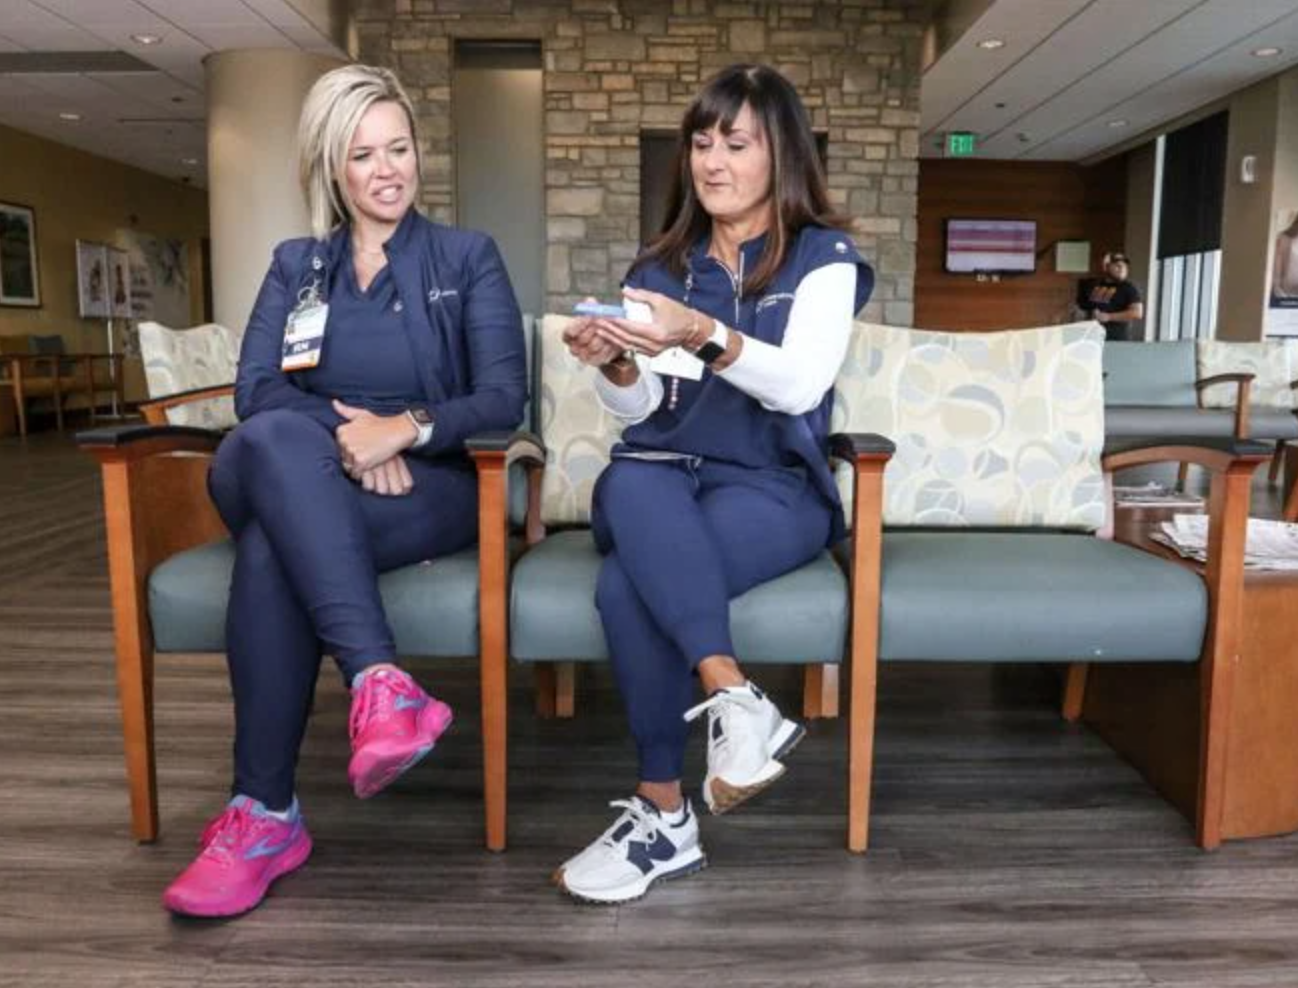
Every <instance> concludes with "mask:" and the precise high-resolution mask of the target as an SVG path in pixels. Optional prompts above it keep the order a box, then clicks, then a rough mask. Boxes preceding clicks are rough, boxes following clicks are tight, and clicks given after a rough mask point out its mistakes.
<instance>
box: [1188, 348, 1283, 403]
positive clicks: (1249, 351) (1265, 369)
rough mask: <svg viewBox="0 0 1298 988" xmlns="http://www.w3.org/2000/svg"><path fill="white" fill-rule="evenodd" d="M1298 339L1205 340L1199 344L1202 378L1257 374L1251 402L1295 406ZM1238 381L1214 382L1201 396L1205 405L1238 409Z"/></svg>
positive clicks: (1200, 400) (1250, 398)
mask: <svg viewBox="0 0 1298 988" xmlns="http://www.w3.org/2000/svg"><path fill="white" fill-rule="evenodd" d="M1295 344H1298V340H1267V341H1266V342H1263V343H1227V342H1224V341H1221V340H1204V341H1202V342H1201V343H1199V346H1198V360H1199V377H1200V378H1205V377H1212V376H1213V375H1214V374H1255V375H1257V376H1256V377H1254V379H1253V387H1252V389H1251V390H1250V391H1249V399H1248V403H1249V405H1250V406H1252V407H1255V408H1294V407H1295V403H1294V393H1293V389H1292V388H1290V387H1289V382H1290V381H1292V380H1293V379H1294V378H1295V377H1298V373H1295V371H1298V358H1296V357H1295V353H1294V346H1295ZM1237 390H1238V389H1237V388H1236V386H1235V385H1234V384H1214V385H1213V386H1212V387H1210V388H1205V389H1204V390H1203V391H1202V393H1201V394H1200V395H1199V404H1200V405H1201V406H1202V407H1203V408H1234V407H1235V393H1236V391H1237Z"/></svg>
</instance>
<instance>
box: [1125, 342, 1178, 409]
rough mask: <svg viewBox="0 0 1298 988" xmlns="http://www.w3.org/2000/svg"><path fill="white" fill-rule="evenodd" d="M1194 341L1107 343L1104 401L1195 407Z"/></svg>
mask: <svg viewBox="0 0 1298 988" xmlns="http://www.w3.org/2000/svg"><path fill="white" fill-rule="evenodd" d="M1196 376H1197V371H1196V368H1195V353H1194V340H1178V341H1176V342H1164V343H1125V342H1122V341H1115V342H1112V343H1105V344H1104V404H1105V405H1109V406H1112V405H1160V406H1165V407H1171V408H1178V407H1179V408H1193V407H1195V406H1196V405H1198V404H1199V396H1198V393H1197V392H1196V391H1195V389H1194V381H1195V377H1196Z"/></svg>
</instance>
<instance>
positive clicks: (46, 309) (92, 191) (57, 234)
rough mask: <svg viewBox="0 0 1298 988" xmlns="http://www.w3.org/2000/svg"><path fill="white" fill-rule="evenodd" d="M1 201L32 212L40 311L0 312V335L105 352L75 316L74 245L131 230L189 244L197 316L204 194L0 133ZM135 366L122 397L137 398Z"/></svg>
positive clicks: (97, 327) (96, 331) (100, 333)
mask: <svg viewBox="0 0 1298 988" xmlns="http://www.w3.org/2000/svg"><path fill="white" fill-rule="evenodd" d="M0 201H3V202H13V203H19V204H21V205H24V206H30V207H31V208H32V209H34V210H35V211H36V237H37V264H38V267H39V272H40V288H41V302H42V305H41V307H40V308H38V309H25V308H16V307H11V306H0V335H13V334H19V333H41V334H48V333H58V334H60V335H61V336H62V337H63V338H64V340H65V346H66V348H67V349H68V350H81V351H97V352H102V351H104V350H105V348H106V346H105V338H104V323H103V321H102V320H91V319H81V318H79V317H78V316H77V262H76V246H75V244H76V241H77V240H78V239H81V240H97V241H101V242H103V243H113V242H114V241H115V237H116V231H118V230H120V229H125V228H130V227H135V228H136V229H138V230H140V231H141V232H143V233H149V234H153V235H155V236H159V237H167V238H179V239H183V240H186V241H187V242H188V243H189V259H190V308H191V316H192V321H193V322H198V321H200V319H201V317H202V303H203V282H202V272H201V252H200V249H199V241H200V239H201V238H202V237H204V236H206V235H207V194H206V193H205V192H203V191H202V190H201V189H193V188H189V187H187V186H184V185H182V184H181V183H179V182H173V181H171V180H169V179H165V178H162V177H161V176H158V175H153V174H151V173H149V172H145V171H141V170H140V169H138V168H131V167H129V166H127V165H122V164H118V163H117V162H115V161H109V160H108V159H106V158H99V157H96V156H95V155H92V154H87V153H85V152H84V151H77V150H74V149H72V148H69V147H66V146H64V145H62V144H56V143H54V142H53V141H47V140H45V139H43V138H40V137H36V136H34V135H31V134H27V133H24V132H22V131H18V130H12V129H10V128H8V127H0ZM142 382H143V376H142V371H141V370H140V367H139V361H138V360H136V361H134V362H132V365H131V366H130V367H128V371H127V376H126V384H127V397H128V398H131V399H138V398H141V397H143V396H144V391H143V387H142Z"/></svg>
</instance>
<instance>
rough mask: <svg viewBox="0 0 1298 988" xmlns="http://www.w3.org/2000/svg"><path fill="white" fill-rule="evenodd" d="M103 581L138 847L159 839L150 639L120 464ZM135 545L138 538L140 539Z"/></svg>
mask: <svg viewBox="0 0 1298 988" xmlns="http://www.w3.org/2000/svg"><path fill="white" fill-rule="evenodd" d="M103 482H104V509H105V517H104V522H105V527H106V529H107V535H108V577H109V586H110V588H111V592H112V602H113V642H114V650H115V652H116V655H117V697H118V702H119V704H120V705H121V710H122V736H123V741H124V747H125V753H126V779H127V785H128V787H129V790H130V798H131V834H132V835H133V836H134V837H135V839H136V840H138V841H145V842H147V841H154V840H157V837H158V778H157V764H156V759H155V756H154V744H153V636H152V633H151V632H150V630H149V621H148V614H147V606H148V605H147V603H146V597H145V589H144V580H145V576H146V572H145V571H146V566H145V565H144V564H143V563H142V562H141V552H142V546H141V545H140V544H139V543H137V535H139V530H138V529H137V527H136V526H135V525H134V524H133V523H132V519H131V515H132V512H133V509H134V505H133V504H132V503H131V490H130V486H129V484H128V474H127V466H126V465H125V464H120V463H119V464H113V465H107V466H105V467H104V470H103ZM139 538H140V541H141V542H142V541H143V536H142V535H139Z"/></svg>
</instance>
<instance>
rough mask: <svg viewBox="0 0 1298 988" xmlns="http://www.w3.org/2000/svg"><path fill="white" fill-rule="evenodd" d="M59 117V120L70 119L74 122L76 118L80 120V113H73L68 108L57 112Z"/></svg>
mask: <svg viewBox="0 0 1298 988" xmlns="http://www.w3.org/2000/svg"><path fill="white" fill-rule="evenodd" d="M59 119H60V120H71V121H73V122H76V121H77V120H80V119H81V114H80V113H73V112H72V111H70V110H64V111H63V112H62V113H60V114H59Z"/></svg>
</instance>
